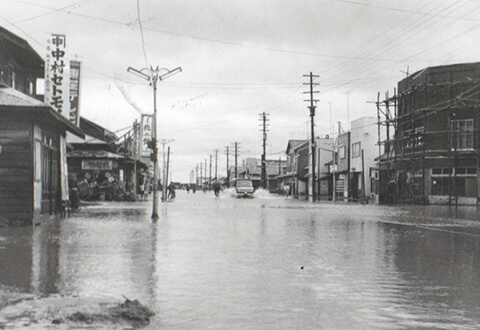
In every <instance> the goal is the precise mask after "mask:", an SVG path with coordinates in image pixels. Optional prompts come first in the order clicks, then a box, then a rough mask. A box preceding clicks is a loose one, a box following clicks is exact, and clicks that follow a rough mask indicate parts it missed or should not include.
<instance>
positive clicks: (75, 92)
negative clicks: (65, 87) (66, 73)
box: [68, 61, 81, 126]
mask: <svg viewBox="0 0 480 330" xmlns="http://www.w3.org/2000/svg"><path fill="white" fill-rule="evenodd" d="M80 65H81V63H80V62H79V61H70V84H69V88H70V89H69V92H70V113H69V117H68V119H69V120H70V122H71V123H72V124H73V125H75V126H79V125H80V122H79V118H80V110H79V103H80Z"/></svg>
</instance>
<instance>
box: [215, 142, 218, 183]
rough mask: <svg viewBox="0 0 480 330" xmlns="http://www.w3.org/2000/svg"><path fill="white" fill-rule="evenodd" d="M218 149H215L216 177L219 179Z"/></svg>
mask: <svg viewBox="0 0 480 330" xmlns="http://www.w3.org/2000/svg"><path fill="white" fill-rule="evenodd" d="M217 171H218V150H217V149H215V179H216V180H218V176H217V175H218V173H217Z"/></svg>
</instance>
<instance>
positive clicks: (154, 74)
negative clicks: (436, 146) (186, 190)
mask: <svg viewBox="0 0 480 330" xmlns="http://www.w3.org/2000/svg"><path fill="white" fill-rule="evenodd" d="M127 71H128V72H131V73H134V74H136V75H137V76H139V77H141V78H143V79H146V80H148V81H149V82H150V85H151V86H152V87H153V121H152V126H153V127H152V128H153V129H152V130H153V132H152V147H153V208H152V219H153V220H157V219H158V200H157V161H158V149H157V82H158V81H159V80H160V81H162V80H165V79H166V78H168V77H170V76H172V75H174V74H176V73H179V72H181V71H182V68H181V67H178V68H175V69H173V70H168V69H165V68H159V67H158V66H157V67H156V68H155V69H154V68H153V66H150V68H143V69H141V70H137V69H135V68H132V67H128V69H127ZM161 71H166V72H165V73H163V74H160V72H161ZM145 72H147V73H145ZM165 184H166V182H164V183H163V185H165Z"/></svg>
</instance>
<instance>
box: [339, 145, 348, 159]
mask: <svg viewBox="0 0 480 330" xmlns="http://www.w3.org/2000/svg"><path fill="white" fill-rule="evenodd" d="M345 157H347V155H346V148H345V146H344V145H342V146H340V147H338V158H340V159H345Z"/></svg>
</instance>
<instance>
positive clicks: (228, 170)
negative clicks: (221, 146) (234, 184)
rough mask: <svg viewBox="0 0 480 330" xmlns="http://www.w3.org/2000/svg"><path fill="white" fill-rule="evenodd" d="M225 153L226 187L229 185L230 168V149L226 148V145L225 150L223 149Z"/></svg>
mask: <svg viewBox="0 0 480 330" xmlns="http://www.w3.org/2000/svg"><path fill="white" fill-rule="evenodd" d="M225 153H226V155H227V187H229V186H230V168H229V166H230V165H229V163H228V161H229V157H230V150H229V149H228V146H227V150H226V151H225Z"/></svg>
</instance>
